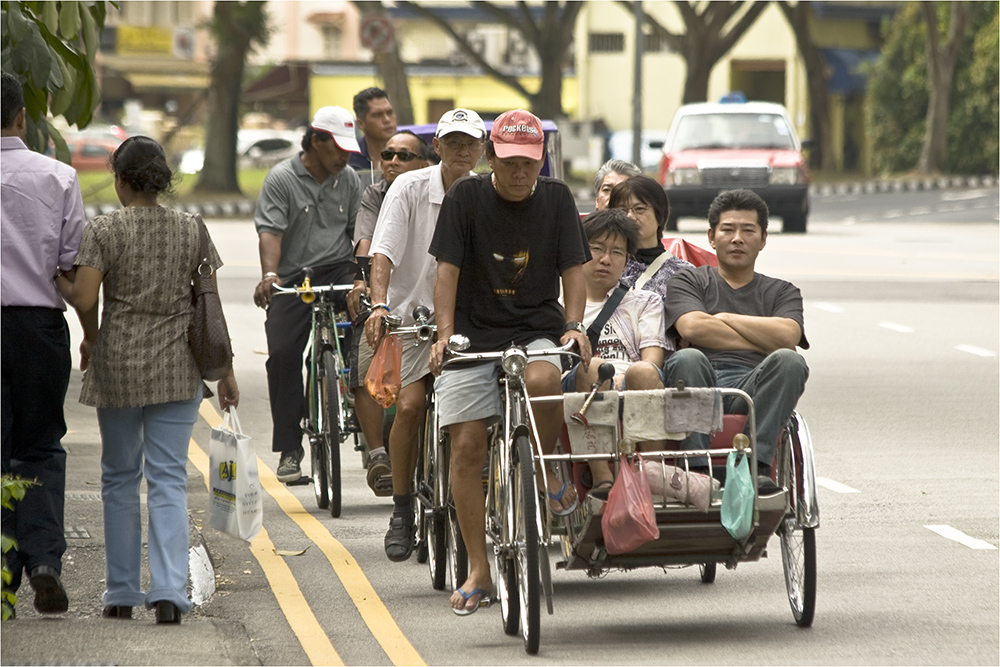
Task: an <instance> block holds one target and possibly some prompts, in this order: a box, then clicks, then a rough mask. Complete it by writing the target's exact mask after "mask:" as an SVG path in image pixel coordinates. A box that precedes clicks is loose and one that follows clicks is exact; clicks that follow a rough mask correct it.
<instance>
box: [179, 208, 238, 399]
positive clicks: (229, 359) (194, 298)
mask: <svg viewBox="0 0 1000 667" xmlns="http://www.w3.org/2000/svg"><path fill="white" fill-rule="evenodd" d="M195 218H197V220H198V233H199V235H200V241H199V249H198V258H199V261H198V268H196V269H195V271H194V275H193V276H191V302H192V303H193V304H194V315H193V316H192V317H191V324H189V325H188V345H190V346H191V354H193V355H194V360H195V363H197V364H198V370H200V371H201V377H202V378H203V379H205V380H208V381H210V382H214V381H216V380H221V379H222V378H224V377H226V376H227V375H229V372H230V371H231V370H232V368H233V346H232V341H231V340H230V338H229V329H228V327H226V316H225V314H223V312H222V301H221V300H220V299H219V291H218V287H217V286H216V284H215V280H214V277H213V274H214V273H215V271H214V269H213V268H212V265H211V264H210V263H209V260H208V230H207V229H206V228H205V222H204V221H203V220H202V219H201V216H200V215H196V216H195Z"/></svg>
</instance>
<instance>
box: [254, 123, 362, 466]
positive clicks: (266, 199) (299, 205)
mask: <svg viewBox="0 0 1000 667" xmlns="http://www.w3.org/2000/svg"><path fill="white" fill-rule="evenodd" d="M302 149H303V152H301V153H299V154H298V155H296V156H294V157H291V158H289V159H287V160H284V161H282V162H279V163H278V164H277V165H275V166H274V168H273V169H271V171H270V173H268V175H267V178H265V179H264V185H263V187H262V188H261V191H260V198H259V199H258V201H257V210H256V213H255V214H254V224H255V225H256V227H257V235H258V236H259V237H260V243H259V246H260V247H259V250H260V270H261V274H262V276H263V277H262V278H261V280H260V282H259V283H258V284H257V287H256V288H255V289H254V293H253V300H254V303H255V304H256V305H257V307H259V308H266V309H267V319H266V320H265V322H264V331H265V333H266V334H267V353H268V357H267V364H266V366H267V389H268V395H269V396H270V399H271V421H272V422H273V432H272V436H271V449H272V451H275V452H280V453H281V458H280V460H279V461H278V469H277V470H276V471H275V474H276V476H277V477H278V480H279V481H281V482H294V481H295V480H297V479H299V478H300V477H301V476H302V470H301V468H300V465H299V464H300V463H301V462H302V457H303V456H304V455H305V451H304V450H303V448H302V426H301V421H302V417H303V415H304V414H305V407H306V399H305V388H304V386H303V382H302V355H303V353H304V352H305V349H306V343H307V342H308V340H309V333H310V327H311V326H312V323H311V310H310V306H309V305H308V304H305V303H302V301H301V300H300V299H298V298H295V297H292V296H281V297H278V298H277V299H276V300H274V301H272V300H271V296H272V293H273V290H272V288H271V286H272V285H286V284H288V285H291V284H294V283H296V282H300V281H301V280H302V269H303V268H304V267H307V266H308V267H310V268H312V269H313V278H312V281H313V283H315V284H317V285H325V284H330V285H342V284H348V283H351V282H352V281H353V280H354V273H355V271H354V263H353V262H352V261H351V250H352V248H351V237H352V236H353V235H354V222H355V218H356V217H357V214H358V206H359V205H360V201H361V184H360V182H359V181H358V175H357V174H356V173H354V170H353V169H345V168H344V167H346V166H347V159H348V156H350V154H351V153H356V152H358V142H357V140H355V138H354V119H353V117H352V116H351V113H350V112H349V111H348V110H347V109H344V108H341V107H322V108H320V109H319V110H318V111H317V112H316V116H315V117H314V118H313V121H312V124H311V125H310V127H309V128H308V129H307V130H306V134H305V136H304V137H303V138H302Z"/></svg>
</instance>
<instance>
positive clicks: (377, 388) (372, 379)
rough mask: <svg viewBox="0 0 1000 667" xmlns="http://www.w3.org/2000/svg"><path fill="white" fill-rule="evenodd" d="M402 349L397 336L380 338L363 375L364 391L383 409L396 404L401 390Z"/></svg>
mask: <svg viewBox="0 0 1000 667" xmlns="http://www.w3.org/2000/svg"><path fill="white" fill-rule="evenodd" d="M402 370H403V348H402V347H401V346H400V342H399V336H388V335H386V336H382V340H380V341H379V344H378V349H377V350H375V356H374V357H373V358H372V365H371V366H369V367H368V374H367V375H365V389H367V390H368V394H369V395H370V396H371V397H372V398H373V399H375V402H376V403H378V404H379V405H381V406H382V407H383V408H388V407H390V406H392V405H395V404H396V399H397V398H399V390H400V389H401V388H402V385H403V382H402Z"/></svg>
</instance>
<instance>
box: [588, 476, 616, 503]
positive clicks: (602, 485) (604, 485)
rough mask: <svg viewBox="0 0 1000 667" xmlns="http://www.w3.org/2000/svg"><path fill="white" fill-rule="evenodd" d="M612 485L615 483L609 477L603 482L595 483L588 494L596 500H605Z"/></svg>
mask: <svg viewBox="0 0 1000 667" xmlns="http://www.w3.org/2000/svg"><path fill="white" fill-rule="evenodd" d="M614 485H615V483H614V482H613V481H611V480H610V479H606V480H604V481H603V482H598V483H597V484H595V485H594V488H592V489H591V490H590V493H589V494H588V495H590V496H593V497H594V498H597V499H598V500H603V501H607V499H608V494H609V493H610V492H611V487H613V486H614Z"/></svg>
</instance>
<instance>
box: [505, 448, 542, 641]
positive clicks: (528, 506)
mask: <svg viewBox="0 0 1000 667" xmlns="http://www.w3.org/2000/svg"><path fill="white" fill-rule="evenodd" d="M514 445H515V455H516V456H517V461H515V463H516V465H515V467H514V478H515V479H514V485H513V489H512V490H513V492H514V498H513V500H514V522H515V531H514V536H515V545H514V546H515V552H514V560H515V563H516V565H517V589H518V596H519V597H520V608H521V609H520V611H521V634H522V636H523V637H524V650H525V651H526V652H527V653H528V654H531V655H534V654H535V653H538V645H539V631H540V629H541V628H540V623H541V604H540V599H539V582H538V524H537V523H536V522H535V501H536V499H537V498H538V496H537V492H536V490H535V489H536V486H535V464H534V461H532V457H531V442H530V441H529V440H528V437H527V436H524V435H522V436H520V437H518V438H517V440H516V441H515V443H514Z"/></svg>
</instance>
